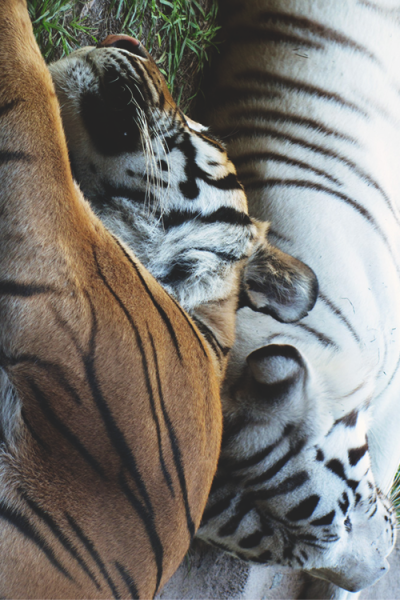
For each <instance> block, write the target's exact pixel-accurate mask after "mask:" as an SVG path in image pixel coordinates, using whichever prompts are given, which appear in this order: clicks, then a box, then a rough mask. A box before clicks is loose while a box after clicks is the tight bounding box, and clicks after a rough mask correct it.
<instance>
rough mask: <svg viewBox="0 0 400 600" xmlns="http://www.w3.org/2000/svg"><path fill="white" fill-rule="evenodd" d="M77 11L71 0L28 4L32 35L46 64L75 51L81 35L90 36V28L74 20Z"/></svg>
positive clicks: (83, 21)
mask: <svg viewBox="0 0 400 600" xmlns="http://www.w3.org/2000/svg"><path fill="white" fill-rule="evenodd" d="M76 8H77V3H76V2H74V1H72V2H71V1H70V0H28V10H29V16H30V18H31V21H32V26H33V32H34V34H35V38H36V41H37V43H38V45H39V48H40V50H41V52H42V54H43V56H44V58H45V60H46V61H47V62H51V61H52V60H54V59H55V58H61V57H62V56H65V55H66V54H69V53H70V52H71V51H72V50H74V49H75V48H76V47H77V46H78V45H79V41H78V35H79V34H80V33H86V34H87V35H90V26H88V25H87V24H86V23H85V19H79V18H78V17H77V15H76V12H75V11H76Z"/></svg>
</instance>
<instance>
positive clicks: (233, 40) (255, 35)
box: [222, 25, 324, 54]
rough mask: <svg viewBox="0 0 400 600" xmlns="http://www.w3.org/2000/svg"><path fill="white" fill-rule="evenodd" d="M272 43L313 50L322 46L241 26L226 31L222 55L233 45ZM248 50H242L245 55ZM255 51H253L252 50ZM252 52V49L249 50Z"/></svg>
mask: <svg viewBox="0 0 400 600" xmlns="http://www.w3.org/2000/svg"><path fill="white" fill-rule="evenodd" d="M268 42H274V43H276V44H293V45H295V46H302V47H305V48H310V49H313V50H323V48H324V45H323V44H322V43H321V42H318V41H316V40H311V39H310V38H307V37H304V36H299V35H296V34H294V33H284V32H282V31H276V30H275V29H267V28H266V27H257V26H252V25H241V26H239V27H232V28H230V29H228V37H227V41H226V42H225V44H224V46H223V47H222V53H223V54H224V53H225V52H227V51H229V49H230V46H231V45H233V44H249V43H250V44H265V43H268ZM248 51H249V50H247V49H243V52H245V53H247V52H248ZM254 51H255V50H254ZM250 52H252V49H251V50H250Z"/></svg>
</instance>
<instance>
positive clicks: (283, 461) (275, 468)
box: [244, 440, 305, 488]
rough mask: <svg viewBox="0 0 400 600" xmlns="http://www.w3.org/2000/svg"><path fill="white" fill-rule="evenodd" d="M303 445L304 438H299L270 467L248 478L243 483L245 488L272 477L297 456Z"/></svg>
mask: <svg viewBox="0 0 400 600" xmlns="http://www.w3.org/2000/svg"><path fill="white" fill-rule="evenodd" d="M304 445H305V440H300V441H299V442H297V444H296V445H295V446H294V447H293V448H290V450H289V451H288V452H286V454H284V455H283V456H282V458H280V459H279V460H278V461H277V462H276V463H275V464H274V465H273V466H272V467H270V468H269V469H267V470H266V471H265V472H264V473H261V475H257V477H253V478H251V479H248V480H247V481H246V483H245V485H244V487H245V488H248V487H250V486H253V485H258V484H260V483H265V482H266V481H268V480H269V479H272V478H273V477H275V475H276V474H277V473H279V471H280V470H281V469H282V468H283V467H284V466H285V465H286V464H287V463H288V462H289V461H290V460H291V459H292V458H294V457H295V456H297V455H298V454H299V453H300V452H301V450H302V449H303V448H304Z"/></svg>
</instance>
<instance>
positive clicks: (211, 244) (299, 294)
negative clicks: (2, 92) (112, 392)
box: [50, 36, 317, 360]
mask: <svg viewBox="0 0 400 600" xmlns="http://www.w3.org/2000/svg"><path fill="white" fill-rule="evenodd" d="M50 71H51V74H52V77H53V80H54V83H55V87H56V92H57V95H58V98H59V101H60V105H61V112H62V119H63V125H64V128H65V132H66V136H67V142H68V148H69V154H70V160H71V165H72V169H73V173H74V175H75V177H76V179H77V180H78V182H79V184H80V186H81V188H82V190H83V191H84V193H85V196H86V197H87V198H88V199H89V201H90V202H91V204H92V206H93V208H94V209H95V211H96V212H97V214H98V215H99V216H100V217H101V219H102V220H103V222H104V223H105V224H106V226H107V227H108V228H109V229H110V230H111V231H112V232H113V233H115V234H116V235H117V236H118V237H119V238H120V239H122V240H123V241H124V242H125V243H126V244H127V245H128V246H130V248H131V249H132V250H133V251H134V252H135V254H136V256H138V258H139V259H140V260H141V261H142V263H143V264H144V265H145V266H146V267H147V269H148V270H149V271H150V272H151V273H152V275H154V276H155V277H156V279H157V280H158V281H159V282H160V283H161V284H162V285H163V286H164V287H165V288H166V289H167V291H168V292H170V293H171V294H172V295H173V296H174V297H175V298H176V299H177V300H178V301H179V303H180V304H181V305H182V306H183V307H184V308H185V309H186V310H187V311H188V312H189V314H190V315H191V316H192V317H193V318H194V319H195V320H196V323H197V325H198V326H199V328H200V330H201V332H202V333H203V335H204V336H205V338H206V339H207V340H208V342H209V343H210V345H211V347H212V349H213V350H214V352H215V353H216V354H217V355H219V357H220V359H224V360H225V357H226V355H227V352H228V351H229V349H230V348H231V346H232V344H233V340H234V324H235V312H236V308H237V305H238V299H239V294H240V295H241V300H240V301H241V305H249V306H252V307H253V308H254V307H255V308H256V309H257V310H262V311H264V312H268V313H269V314H273V315H274V317H275V318H277V319H279V320H283V321H289V320H290V321H291V320H296V319H298V318H299V317H300V316H301V315H303V314H306V313H307V311H308V310H310V309H311V307H312V306H313V304H314V302H315V299H316V293H317V282H316V278H315V275H314V274H313V272H312V271H311V270H310V269H309V268H308V267H307V266H306V265H304V264H303V263H301V262H300V261H298V260H296V259H294V258H293V257H290V256H289V255H287V254H285V253H283V252H281V251H279V250H277V249H275V248H273V247H272V246H271V245H270V244H269V243H268V241H267V239H266V235H267V232H268V225H267V223H262V222H259V221H257V220H256V219H251V218H250V217H249V216H248V214H247V200H246V196H245V194H244V191H243V188H242V185H241V184H240V183H239V181H238V179H237V176H236V170H235V168H234V166H233V164H232V162H231V161H230V160H229V158H228V156H227V153H226V151H225V149H224V147H223V146H222V144H221V143H220V142H219V141H218V140H216V139H214V138H213V137H211V136H210V135H209V134H208V133H207V130H206V129H205V128H204V127H203V126H202V125H200V124H198V123H195V122H194V121H192V120H191V119H189V118H187V117H186V116H185V115H184V114H183V113H182V112H181V111H180V109H179V108H178V107H177V105H176V104H175V102H174V101H173V99H172V97H171V95H170V93H169V91H168V88H167V85H166V83H165V81H164V78H163V77H162V75H161V73H160V72H159V70H158V68H157V66H156V64H155V62H154V60H153V59H152V58H151V56H150V54H149V53H148V52H147V51H146V50H145V49H144V48H143V46H142V45H141V44H140V43H139V42H138V41H137V40H135V39H133V38H130V37H128V36H109V37H108V38H107V39H106V40H105V41H104V42H103V43H102V44H100V46H99V47H98V48H95V47H88V48H83V49H81V50H78V51H77V52H75V53H72V54H71V55H70V56H68V57H67V58H65V59H63V60H61V61H59V62H57V63H55V64H53V65H52V66H51V67H50Z"/></svg>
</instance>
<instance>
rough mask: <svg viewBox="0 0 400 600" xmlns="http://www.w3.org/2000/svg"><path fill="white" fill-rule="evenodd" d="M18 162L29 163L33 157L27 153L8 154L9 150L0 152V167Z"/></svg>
mask: <svg viewBox="0 0 400 600" xmlns="http://www.w3.org/2000/svg"><path fill="white" fill-rule="evenodd" d="M18 160H24V161H26V162H29V161H31V160H32V157H31V156H30V155H29V154H26V152H8V151H7V150H0V165H1V164H2V163H9V162H14V161H18Z"/></svg>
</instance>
